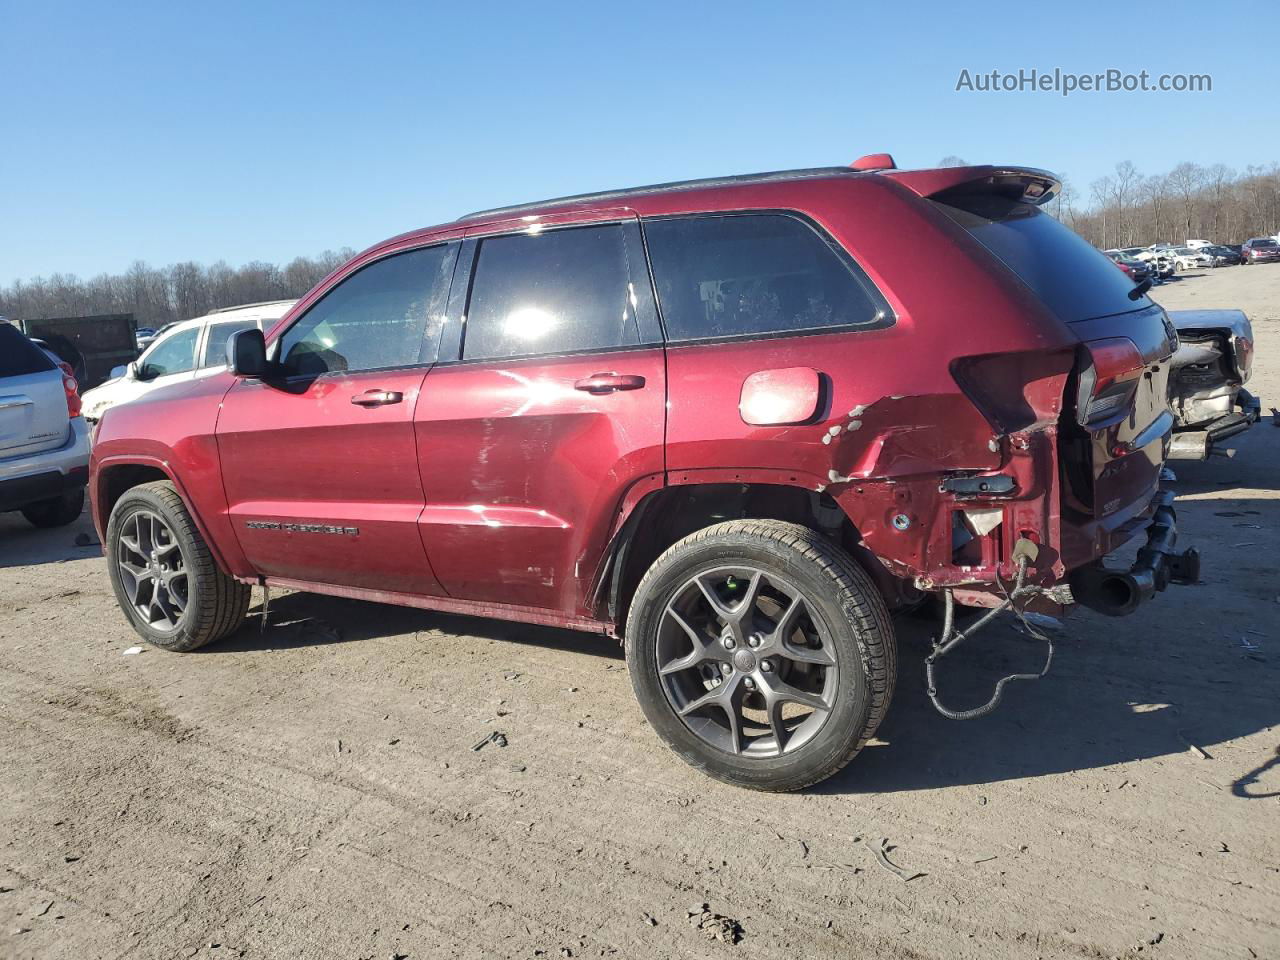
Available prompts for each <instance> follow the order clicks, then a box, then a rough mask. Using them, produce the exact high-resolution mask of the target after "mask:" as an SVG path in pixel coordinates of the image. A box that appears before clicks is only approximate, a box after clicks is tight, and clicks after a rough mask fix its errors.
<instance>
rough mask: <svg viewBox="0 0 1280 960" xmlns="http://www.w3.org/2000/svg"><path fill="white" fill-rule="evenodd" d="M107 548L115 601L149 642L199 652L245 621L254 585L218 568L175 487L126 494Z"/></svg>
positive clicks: (158, 485)
mask: <svg viewBox="0 0 1280 960" xmlns="http://www.w3.org/2000/svg"><path fill="white" fill-rule="evenodd" d="M106 547H107V569H108V571H109V572H110V576H111V586H112V588H113V589H114V590H115V594H116V600H117V601H118V602H119V604H120V609H122V610H123V611H124V613H125V616H127V617H128V618H129V622H130V623H131V624H132V625H133V628H134V630H136V631H137V632H138V634H139V635H140V636H141V637H142V639H144V640H146V641H147V642H148V643H150V644H153V645H154V646H157V647H160V648H162V649H164V650H176V651H186V650H194V649H196V647H202V646H204V645H205V644H206V643H211V642H212V641H214V640H218V639H220V638H221V637H224V636H226V635H227V634H229V633H231V632H233V631H234V630H235V629H236V628H237V627H239V626H240V624H241V623H242V622H243V621H244V618H245V614H246V613H247V612H248V610H249V594H250V591H249V587H247V586H246V585H244V584H242V583H239V582H238V581H236V580H235V579H234V578H232V577H230V576H228V575H227V574H225V573H223V572H222V571H221V570H219V569H218V566H217V564H216V563H215V562H214V560H213V555H212V554H211V553H210V552H209V547H208V546H207V545H206V544H205V542H204V539H203V538H202V537H201V536H200V531H199V530H197V529H196V525H195V522H194V521H193V520H192V519H191V514H190V513H188V512H187V508H186V505H185V504H183V502H182V498H181V497H180V496H178V492H177V490H175V489H174V487H173V485H172V484H171V483H168V482H166V481H162V480H161V481H156V482H155V483H144V484H142V485H141V486H137V487H133V488H132V489H130V490H128V491H126V492H125V494H124V496H122V497H121V498H120V499H119V500H118V501H117V502H116V505H115V507H113V508H112V510H111V519H110V520H109V521H108V522H107V542H106Z"/></svg>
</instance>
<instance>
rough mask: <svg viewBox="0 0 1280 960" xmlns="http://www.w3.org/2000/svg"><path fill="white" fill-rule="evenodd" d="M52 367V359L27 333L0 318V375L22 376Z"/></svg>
mask: <svg viewBox="0 0 1280 960" xmlns="http://www.w3.org/2000/svg"><path fill="white" fill-rule="evenodd" d="M52 369H53V361H52V360H50V359H49V357H48V356H47V355H46V354H45V352H44V351H43V350H41V349H40V348H39V347H37V346H36V345H35V344H34V343H32V342H31V341H30V340H29V339H27V335H26V334H25V333H23V332H22V331H21V330H19V329H18V328H17V327H15V326H14V325H13V324H11V323H5V322H4V321H3V320H0V377H22V376H26V375H27V374H29V373H43V372H44V371H46V370H52Z"/></svg>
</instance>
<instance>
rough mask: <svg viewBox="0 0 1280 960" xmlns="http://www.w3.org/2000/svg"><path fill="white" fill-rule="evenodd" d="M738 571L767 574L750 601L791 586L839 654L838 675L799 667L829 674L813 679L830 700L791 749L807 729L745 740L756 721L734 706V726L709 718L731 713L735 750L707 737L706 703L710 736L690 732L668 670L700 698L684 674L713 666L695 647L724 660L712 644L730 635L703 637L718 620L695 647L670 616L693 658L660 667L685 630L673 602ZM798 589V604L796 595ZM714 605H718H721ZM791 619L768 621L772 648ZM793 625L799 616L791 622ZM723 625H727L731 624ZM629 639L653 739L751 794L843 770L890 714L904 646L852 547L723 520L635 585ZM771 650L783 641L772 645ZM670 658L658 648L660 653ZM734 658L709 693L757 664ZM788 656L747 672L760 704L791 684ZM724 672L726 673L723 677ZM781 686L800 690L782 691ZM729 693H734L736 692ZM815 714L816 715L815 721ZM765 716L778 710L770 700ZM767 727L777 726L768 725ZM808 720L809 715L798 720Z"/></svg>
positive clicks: (790, 526) (795, 527) (788, 528)
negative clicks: (742, 664)
mask: <svg viewBox="0 0 1280 960" xmlns="http://www.w3.org/2000/svg"><path fill="white" fill-rule="evenodd" d="M739 567H740V568H743V569H744V570H747V571H751V570H758V571H760V572H761V574H762V577H763V580H762V581H761V582H763V583H765V584H766V586H765V587H764V588H763V589H761V588H758V587H757V586H756V580H755V579H753V580H752V581H751V583H750V584H748V585H747V586H746V587H745V589H746V590H747V591H749V593H748V596H749V597H752V598H754V597H756V596H760V597H762V598H764V600H765V601H767V600H768V598H767V597H764V594H765V593H766V592H767V591H768V590H770V589H773V582H771V581H770V578H775V580H776V583H777V584H779V585H781V584H783V583H786V584H787V585H788V586H789V587H793V588H795V591H796V593H797V594H799V595H800V596H801V597H802V599H803V604H802V606H803V609H804V611H805V612H804V614H802V616H807V617H808V620H807V621H806V623H807V625H808V627H809V630H810V632H811V633H812V634H813V635H814V636H816V637H819V638H820V640H819V641H818V647H819V649H820V650H826V649H827V648H828V643H830V649H829V655H830V656H833V657H834V666H835V667H836V671H835V674H834V677H833V678H832V679H826V676H827V674H826V671H828V670H829V669H830V667H826V666H824V667H820V668H814V667H811V666H809V665H807V664H802V665H801V666H800V669H801V670H802V671H803V673H802V674H801V676H802V678H804V679H808V671H810V670H815V669H820V670H821V671H822V677H821V678H817V679H816V680H815V682H814V684H815V685H816V684H825V686H824V687H823V693H822V696H823V697H825V698H826V702H827V703H828V704H829V705H828V706H826V707H825V708H824V711H825V712H824V718H823V719H820V720H818V721H817V725H816V729H814V730H813V731H812V732H810V733H808V735H807V737H806V738H797V739H798V741H799V743H798V746H796V747H795V748H794V749H793V748H792V747H791V746H790V744H791V740H792V737H794V736H795V734H796V733H798V732H800V731H801V730H803V729H804V728H803V726H800V727H798V728H797V729H796V730H795V731H792V732H788V731H785V730H775V731H774V732H773V733H772V734H769V733H768V728H764V730H765V733H763V734H761V735H760V736H759V738H746V737H744V736H742V735H741V734H742V733H743V732H745V730H746V729H747V725H748V724H749V723H751V721H750V720H749V719H746V713H745V712H743V711H741V710H740V711H738V712H739V718H738V720H736V721H735V720H733V719H732V714H731V713H730V711H729V710H728V709H726V708H725V707H724V705H723V704H719V708H720V709H719V711H712V713H713V714H715V713H717V712H718V714H719V716H721V717H724V718H725V721H726V725H727V727H728V728H729V729H728V730H727V731H722V732H720V733H718V734H715V736H718V737H721V738H725V739H724V743H726V744H732V747H731V748H718V747H717V746H716V745H714V744H713V742H709V739H708V736H707V733H706V731H713V728H712V727H710V726H709V725H708V723H707V721H706V719H705V717H704V716H702V715H699V713H698V712H697V711H698V710H701V709H702V708H695V713H694V714H692V715H691V716H693V717H694V718H695V719H696V720H698V722H699V724H700V728H701V729H702V730H703V731H704V732H703V733H695V732H694V729H693V728H692V727H691V725H690V723H687V722H686V720H684V719H682V718H681V715H680V712H679V710H678V709H677V707H676V706H675V705H674V703H673V696H672V694H671V691H672V690H673V687H672V680H671V677H672V676H674V675H676V674H675V673H674V672H673V667H675V668H676V669H678V670H679V671H681V672H680V674H679V676H680V677H681V678H682V679H681V681H680V682H681V683H683V684H685V685H686V686H689V687H691V689H692V691H693V694H696V693H698V692H699V691H698V690H697V687H696V683H697V682H698V679H699V677H698V675H696V674H695V675H694V676H693V677H692V678H690V676H689V671H691V670H695V669H697V670H703V671H705V670H706V664H707V663H709V662H710V661H709V660H708V661H704V660H701V659H698V658H697V651H698V650H699V649H701V650H702V651H703V652H705V653H707V656H711V655H712V653H709V652H708V651H714V656H716V657H720V658H721V659H722V660H723V659H724V655H722V654H721V653H720V651H719V649H716V648H717V647H719V646H723V645H725V644H727V643H728V641H727V640H725V639H723V636H724V635H722V639H721V640H719V641H714V640H713V641H711V642H710V643H705V638H706V637H709V636H713V635H714V630H715V626H714V623H712V624H708V625H706V626H705V627H704V628H702V634H701V635H702V636H703V638H704V640H703V642H704V643H705V645H704V646H703V647H701V648H699V647H698V643H699V641H698V640H697V639H694V638H695V633H694V632H690V630H689V626H688V625H687V624H686V623H685V621H684V620H682V619H681V617H676V618H675V622H676V623H677V624H679V626H680V627H681V629H682V630H684V631H685V632H686V633H688V636H689V638H690V641H689V646H690V647H691V648H692V649H693V650H694V653H693V654H690V655H689V656H688V657H679V656H678V657H676V658H675V659H674V660H670V661H668V662H667V663H666V665H665V666H664V667H662V668H661V669H662V670H664V671H666V673H665V674H660V667H659V659H660V654H659V647H660V646H663V645H664V644H668V645H667V646H665V647H664V650H666V651H670V650H671V649H673V648H672V647H670V646H669V643H670V641H669V640H668V639H664V638H669V637H671V636H673V635H674V636H675V637H677V638H678V637H679V636H680V634H679V633H678V632H677V633H674V634H673V633H672V632H671V631H672V628H671V627H670V626H669V624H670V623H671V622H672V615H671V611H672V610H674V609H675V605H676V604H680V603H685V601H684V600H682V599H681V598H682V597H684V596H686V595H688V594H687V593H686V591H689V590H690V589H691V588H690V586H689V584H690V583H694V584H695V585H696V586H697V587H698V588H699V589H701V590H702V592H703V595H704V596H706V588H705V586H704V582H705V581H704V577H705V578H706V579H707V580H711V581H712V582H716V581H717V577H720V578H723V577H724V570H725V568H739ZM744 575H745V574H744ZM723 583H724V584H725V585H726V586H728V587H730V588H733V589H738V587H736V586H735V584H734V576H733V575H729V576H728V578H727V579H724V580H723ZM692 596H693V598H694V599H693V603H695V604H697V603H700V602H701V601H700V600H699V599H698V597H697V594H693V595H692ZM791 596H792V599H794V597H795V594H792V595H791ZM707 601H708V603H710V597H707ZM785 602H788V601H787V600H786V598H785V597H784V598H783V600H782V601H781V603H785ZM759 603H760V602H758V601H756V600H755V599H752V601H751V606H750V611H749V614H748V616H749V618H750V619H752V620H753V621H755V622H756V623H758V622H759V619H758V618H759V617H761V616H762V614H761V613H760V605H759ZM773 603H774V604H775V607H776V608H777V609H779V610H781V609H782V607H781V605H780V601H778V600H774V601H773ZM742 606H745V604H738V605H737V606H734V607H733V608H732V609H733V611H737V610H739V609H740V608H741V607H742ZM708 609H711V610H713V611H714V609H715V608H714V607H708ZM739 615H741V614H739ZM784 619H786V618H785V617H778V618H777V621H776V623H773V624H769V625H770V626H772V627H773V628H774V629H773V630H772V632H770V633H769V634H768V637H767V638H766V640H765V646H766V647H767V646H768V644H772V643H776V640H775V639H774V638H775V637H776V636H779V635H786V634H787V633H788V632H789V631H788V630H784V629H783V627H782V626H781V624H782V621H783V620H784ZM798 622H799V621H795V622H793V624H792V629H794V626H795V623H798ZM766 623H768V621H767V619H766ZM724 629H725V630H726V631H730V630H731V628H730V627H728V626H726V627H725V628H724ZM749 629H753V630H754V629H756V628H755V627H751V628H749ZM739 632H741V631H739ZM791 635H792V636H793V637H794V636H796V635H795V634H791ZM754 636H755V637H756V638H757V640H758V638H759V637H760V636H762V634H760V633H755V634H754ZM800 636H801V642H802V643H804V644H806V647H805V649H806V651H807V652H812V651H809V649H808V646H807V644H808V643H812V642H813V641H812V640H810V641H805V640H804V631H803V628H802V630H801V634H800ZM625 646H626V656H627V666H628V669H629V671H630V674H631V682H632V686H633V687H634V689H635V692H636V697H637V698H638V699H639V701H640V706H641V708H642V709H643V711H644V714H645V716H646V717H647V718H648V720H649V723H650V724H651V725H652V726H653V728H654V730H655V731H657V733H658V735H659V736H660V737H661V738H662V739H663V740H664V741H666V743H667V744H668V745H669V746H670V747H671V748H672V749H673V750H674V751H675V752H676V753H677V754H679V755H680V756H681V757H682V758H683V759H684V760H685V761H686V762H687V763H689V764H691V765H692V766H694V767H696V768H698V769H699V770H702V771H703V772H705V773H707V774H709V775H710V776H712V777H715V778H716V779H718V780H723V781H725V782H727V783H732V784H735V785H737V786H742V787H748V788H751V789H755V790H771V791H791V790H800V789H803V788H804V787H808V786H811V785H812V784H815V783H818V782H819V781H822V780H825V779H826V778H828V777H830V776H831V775H832V774H834V773H836V772H837V771H839V770H841V769H842V768H843V767H844V766H845V765H846V764H848V763H849V761H850V760H852V759H853V757H854V756H855V755H856V754H857V753H858V751H859V750H861V749H862V747H863V745H864V744H865V743H866V742H867V740H869V739H870V738H871V737H872V736H873V735H874V733H875V731H876V728H877V727H878V726H879V724H880V721H881V720H883V719H884V716H885V713H886V711H887V710H888V708H889V701H890V700H891V699H892V697H893V687H894V681H895V679H896V657H897V646H896V638H895V636H894V632H893V625H892V621H891V619H890V616H889V610H888V607H887V606H886V604H885V601H884V598H883V596H882V595H881V593H880V591H879V590H878V589H877V588H876V586H875V583H874V581H873V580H872V579H871V577H870V576H869V575H868V574H867V572H866V571H865V570H863V569H862V568H861V567H860V566H858V564H857V562H856V561H854V560H853V558H852V557H850V556H849V554H848V553H847V552H846V551H844V550H843V549H841V548H840V547H839V546H837V545H836V544H834V543H832V542H830V541H829V540H827V539H826V538H824V537H822V536H821V535H820V534H818V533H817V532H815V531H813V530H811V529H809V528H807V527H803V526H800V525H799V524H794V523H784V522H781V521H776V520H735V521H730V522H727V523H720V524H716V525H714V526H711V527H707V528H705V529H703V530H699V531H697V532H696V533H693V534H690V535H689V536H687V537H685V538H684V539H683V540H680V541H679V542H677V543H676V544H674V545H673V546H671V547H670V548H669V549H668V550H667V551H666V552H665V553H663V554H662V556H660V557H659V558H658V559H657V560H656V561H655V562H654V564H653V565H652V566H651V567H650V568H649V570H648V572H647V573H646V574H645V575H644V577H643V578H642V579H641V581H640V584H639V586H638V587H637V588H636V592H635V596H634V598H633V600H632V603H631V608H630V613H629V615H628V617H627V625H626V633H625ZM752 646H755V643H752ZM794 646H795V645H792V644H787V648H788V649H793V648H794ZM761 649H765V648H764V647H762V648H761ZM772 649H774V650H778V649H780V648H779V647H777V646H774V647H773V648H772ZM666 655H667V654H666V653H663V654H662V655H661V656H663V657H665V656H666ZM737 655H738V654H736V653H734V654H730V655H729V656H730V662H729V664H728V669H726V665H725V664H724V663H720V664H718V665H717V664H712V667H713V669H711V670H710V671H709V676H708V678H707V679H706V680H705V681H704V682H705V684H706V689H707V690H708V691H710V692H714V691H715V690H716V689H717V688H718V687H719V686H720V685H721V683H725V684H726V690H728V686H727V683H728V681H730V680H738V671H739V670H744V671H745V670H750V669H752V668H751V667H740V666H739V665H738V663H737V661H736V660H735V659H733V658H735V657H736V656H737ZM787 656H789V654H785V653H784V654H783V656H782V658H781V659H780V658H778V657H769V656H766V657H764V658H763V659H760V660H759V661H758V663H757V664H756V666H755V667H754V669H755V672H753V673H743V674H742V676H743V679H741V680H740V681H739V682H740V683H743V684H746V685H747V686H748V687H750V690H751V691H752V692H748V693H747V694H745V696H746V697H748V698H752V697H755V698H757V702H766V701H765V700H764V696H765V695H764V689H765V687H766V686H767V687H768V688H769V690H770V691H772V692H776V691H775V689H774V687H773V685H772V684H773V682H774V681H775V680H787V679H788V678H787V677H785V676H784V674H783V673H782V670H783V669H789V668H793V667H795V666H796V665H795V664H794V663H791V662H789V661H787V660H786V659H785V658H786V657H787ZM685 660H696V662H698V663H699V666H698V667H696V668H695V667H679V666H677V664H678V663H682V662H684V661H685ZM766 660H772V661H775V665H773V666H767V665H766V663H765V661H766ZM745 662H746V663H747V664H751V663H752V657H750V656H748V657H747V658H746V660H745ZM763 669H768V670H770V671H778V672H777V673H776V674H774V673H769V672H766V673H764V674H761V673H760V672H759V671H760V670H763ZM717 670H719V671H721V672H723V673H724V674H726V676H725V677H723V678H721V676H720V674H718V673H717ZM730 674H731V675H730ZM704 675H705V674H704ZM747 676H750V677H751V678H754V681H755V684H756V685H755V686H751V684H749V683H747V680H746V679H745V678H746V677H747ZM792 676H795V674H792ZM771 678H773V679H771ZM691 679H692V681H693V682H692V683H691V682H690V681H691ZM784 685H785V684H784ZM786 689H788V690H790V689H794V688H793V687H791V686H787V687H786ZM815 695H816V694H815ZM729 696H730V697H732V696H734V694H733V693H732V692H730V694H729ZM692 706H693V705H692V704H690V703H688V702H686V703H685V705H684V709H685V710H686V711H688V710H689V709H690V708H691V707H692ZM748 706H749V703H748V702H744V709H745V708H746V707H748ZM815 714H817V711H816V710H815V711H813V713H811V714H810V717H812V716H814V715H815ZM766 715H768V716H770V717H771V712H770V711H769V710H768V708H767V707H766ZM713 720H714V717H713ZM768 722H769V723H772V720H771V719H770V720H769V721H768ZM807 722H809V721H802V723H807ZM761 744H765V745H767V746H768V748H769V751H772V752H765V751H761V752H759V753H756V754H755V755H752V751H754V750H755V749H756V747H757V746H760V745H761ZM731 751H737V752H736V753H735V752H731Z"/></svg>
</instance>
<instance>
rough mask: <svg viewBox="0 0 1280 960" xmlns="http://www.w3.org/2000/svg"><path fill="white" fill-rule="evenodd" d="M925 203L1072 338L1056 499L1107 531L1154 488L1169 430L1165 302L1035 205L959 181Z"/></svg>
mask: <svg viewBox="0 0 1280 960" xmlns="http://www.w3.org/2000/svg"><path fill="white" fill-rule="evenodd" d="M932 202H934V203H936V204H937V206H938V208H939V209H940V210H942V211H943V212H944V213H946V214H947V216H949V217H950V218H951V219H952V220H954V221H955V222H956V223H958V224H959V225H960V226H962V227H964V229H965V230H967V231H968V232H969V234H970V235H971V236H973V237H974V238H975V239H976V240H977V241H978V242H979V243H981V244H982V245H983V246H984V247H986V249H987V250H988V251H990V252H991V253H992V254H994V255H995V256H996V257H997V258H998V259H999V260H1000V261H1001V262H1002V263H1003V264H1004V265H1005V266H1006V267H1008V268H1009V269H1010V270H1011V271H1012V272H1013V273H1014V274H1015V275H1016V276H1017V277H1018V278H1019V279H1020V280H1022V282H1023V283H1025V284H1026V285H1027V286H1028V287H1030V288H1031V290H1032V291H1033V292H1034V293H1035V294H1036V296H1037V297H1038V298H1039V299H1040V300H1041V301H1042V302H1043V303H1044V304H1045V305H1046V306H1047V307H1049V309H1050V310H1052V311H1053V312H1054V313H1055V314H1056V315H1057V316H1058V317H1059V318H1060V319H1061V320H1063V321H1064V322H1065V323H1066V324H1067V325H1068V327H1069V329H1071V331H1072V332H1073V333H1075V335H1076V336H1077V337H1078V338H1079V339H1080V342H1081V345H1080V348H1079V349H1078V351H1077V359H1076V366H1075V371H1074V374H1073V377H1072V381H1071V384H1070V386H1069V387H1068V390H1067V393H1068V395H1067V397H1066V398H1065V402H1064V410H1065V411H1066V412H1065V414H1064V417H1063V423H1062V429H1061V431H1060V434H1059V438H1060V439H1059V442H1060V447H1061V460H1062V464H1063V472H1064V474H1065V480H1066V484H1065V495H1064V506H1065V507H1067V508H1068V509H1072V510H1074V511H1076V512H1078V513H1081V514H1085V515H1087V516H1089V517H1094V518H1096V519H1098V520H1099V521H1100V522H1101V523H1102V524H1103V526H1105V527H1107V528H1110V529H1115V528H1117V527H1119V526H1120V525H1122V524H1124V523H1126V522H1127V521H1129V520H1131V519H1132V518H1134V517H1135V516H1137V515H1139V514H1141V513H1142V512H1143V511H1144V510H1145V509H1146V507H1147V505H1148V503H1149V502H1150V500H1151V497H1152V496H1153V495H1154V493H1155V491H1156V489H1157V486H1158V483H1159V474H1160V468H1161V466H1162V465H1163V463H1164V458H1165V454H1166V452H1167V443H1168V437H1169V434H1170V431H1171V430H1172V427H1173V415H1172V414H1171V413H1170V411H1169V404H1168V392H1167V391H1168V378H1169V360H1170V358H1171V357H1172V355H1173V352H1174V350H1175V349H1176V347H1177V336H1176V334H1175V332H1174V329H1173V325H1172V324H1171V323H1170V322H1169V318H1168V317H1167V316H1166V315H1165V312H1164V309H1163V308H1162V307H1160V306H1159V305H1158V304H1156V303H1154V302H1152V301H1151V300H1150V299H1148V298H1147V296H1146V295H1145V294H1142V295H1138V294H1137V289H1138V288H1137V287H1136V286H1135V285H1134V283H1133V281H1132V280H1131V279H1130V278H1129V277H1127V276H1126V275H1125V274H1124V273H1123V272H1122V271H1120V270H1117V269H1116V267H1115V264H1114V263H1112V262H1111V260H1110V259H1108V258H1107V257H1106V256H1105V255H1103V254H1102V253H1100V252H1098V251H1097V250H1095V249H1094V248H1093V247H1092V246H1090V245H1089V244H1088V243H1086V242H1085V241H1084V240H1083V239H1081V238H1080V237H1079V236H1078V235H1077V234H1075V233H1074V232H1072V231H1071V230H1069V229H1068V228H1067V227H1065V226H1063V225H1062V224H1061V223H1059V222H1058V221H1057V220H1055V219H1054V218H1053V217H1051V216H1050V215H1049V214H1047V213H1045V212H1044V211H1043V210H1041V209H1040V208H1039V207H1037V206H1036V205H1034V204H1033V203H1029V202H1027V201H1026V200H1025V199H1023V198H1020V197H1014V196H1008V195H999V194H994V193H989V192H982V193H978V192H972V191H966V190H965V189H964V188H961V189H960V190H959V191H947V192H945V193H942V194H937V195H935V196H934V197H933V200H932Z"/></svg>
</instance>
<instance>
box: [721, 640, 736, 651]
mask: <svg viewBox="0 0 1280 960" xmlns="http://www.w3.org/2000/svg"><path fill="white" fill-rule="evenodd" d="M720 643H721V644H723V646H724V648H725V649H726V650H732V649H733V648H734V647H736V646H737V644H736V643H734V642H733V637H725V638H724V639H723V640H721V641H720Z"/></svg>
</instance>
